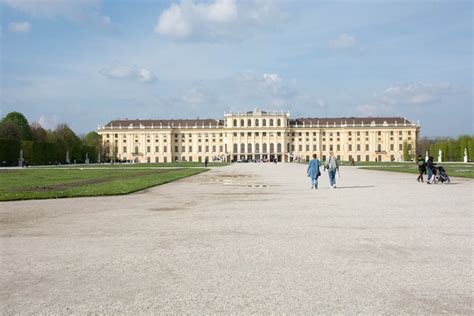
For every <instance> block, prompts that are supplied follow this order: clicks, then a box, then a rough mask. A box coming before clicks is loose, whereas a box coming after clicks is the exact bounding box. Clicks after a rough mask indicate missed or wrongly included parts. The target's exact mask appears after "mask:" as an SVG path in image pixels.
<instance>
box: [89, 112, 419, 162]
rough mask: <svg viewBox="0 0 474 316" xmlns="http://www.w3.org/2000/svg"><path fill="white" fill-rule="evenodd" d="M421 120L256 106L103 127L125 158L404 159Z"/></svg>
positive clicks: (115, 152) (111, 147)
mask: <svg viewBox="0 0 474 316" xmlns="http://www.w3.org/2000/svg"><path fill="white" fill-rule="evenodd" d="M419 128H420V127H419V124H415V123H411V122H409V121H407V120H406V119H405V118H401V117H387V118H383V117H365V118H355V117H350V118H345V117H342V118H297V119H291V118H290V114H289V113H284V112H266V111H260V110H259V109H255V110H254V111H250V112H244V113H228V114H224V119H223V120H212V119H197V120H116V121H111V122H110V123H108V124H107V125H105V126H103V127H99V130H98V132H99V135H100V136H101V139H102V142H103V145H104V146H105V147H106V148H107V150H108V151H109V155H110V156H111V157H115V159H116V160H121V161H124V160H126V161H134V162H145V163H146V162H148V163H151V162H172V161H200V162H204V161H205V160H206V158H207V159H208V161H227V162H229V161H239V160H264V161H267V160H274V159H276V160H278V161H294V160H308V159H309V158H310V157H311V156H312V154H313V153H316V154H318V157H320V159H323V160H325V158H326V156H328V154H329V151H330V150H333V151H334V152H335V155H336V156H337V157H338V158H339V159H340V160H351V159H354V160H355V161H401V160H402V158H403V146H404V143H405V146H407V150H408V151H409V154H410V155H413V154H414V153H416V143H417V137H418V133H419Z"/></svg>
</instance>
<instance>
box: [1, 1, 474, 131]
mask: <svg viewBox="0 0 474 316" xmlns="http://www.w3.org/2000/svg"><path fill="white" fill-rule="evenodd" d="M0 9H1V34H0V41H1V56H0V57H1V82H0V87H1V88H0V116H4V115H6V114H7V113H8V112H10V111H20V112H22V113H23V114H25V115H26V116H27V118H28V119H29V120H30V121H37V122H40V123H41V124H42V125H43V126H44V127H46V128H53V127H55V125H56V124H58V123H67V124H69V125H70V126H71V127H72V128H73V129H74V130H75V131H76V132H78V133H86V132H88V131H90V130H94V129H96V128H97V126H98V125H103V124H105V123H107V122H108V121H110V120H112V119H117V118H130V119H132V118H142V119H143V118H155V119H156V118H196V117H201V118H222V116H223V113H224V112H225V111H239V110H240V111H244V110H250V109H253V108H255V107H259V108H262V109H267V110H289V111H290V113H291V115H292V117H300V116H305V117H328V116H330V117H334V116H392V115H395V116H404V117H407V118H408V119H409V120H412V121H418V120H419V121H420V122H421V124H422V130H421V131H422V135H427V136H456V135H459V134H463V133H469V134H473V133H474V129H473V121H474V115H473V87H474V84H473V28H474V26H473V25H474V20H473V16H474V14H473V9H474V5H473V2H472V1H387V2H383V1H357V2H356V1H344V2H337V1H327V2H325V1H303V0H300V1H267V0H246V1H233V0H209V1H196V0H184V1H151V0H148V1H145V0H143V1H140V0H139V1H131V0H130V1H123V0H115V1H100V0H36V1H25V0H0Z"/></svg>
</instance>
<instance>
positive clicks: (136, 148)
mask: <svg viewBox="0 0 474 316" xmlns="http://www.w3.org/2000/svg"><path fill="white" fill-rule="evenodd" d="M135 154H138V146H135Z"/></svg>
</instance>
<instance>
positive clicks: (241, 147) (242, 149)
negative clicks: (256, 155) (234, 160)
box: [240, 144, 245, 153]
mask: <svg viewBox="0 0 474 316" xmlns="http://www.w3.org/2000/svg"><path fill="white" fill-rule="evenodd" d="M240 152H241V153H244V152H245V144H240Z"/></svg>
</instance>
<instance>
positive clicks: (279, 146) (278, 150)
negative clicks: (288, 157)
mask: <svg viewBox="0 0 474 316" xmlns="http://www.w3.org/2000/svg"><path fill="white" fill-rule="evenodd" d="M277 152H279V153H281V144H280V143H278V144H277Z"/></svg>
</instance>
